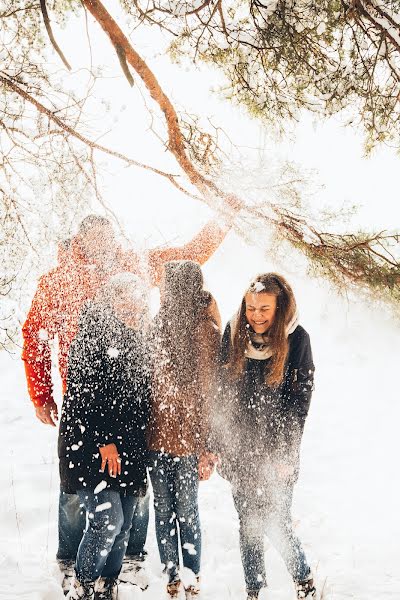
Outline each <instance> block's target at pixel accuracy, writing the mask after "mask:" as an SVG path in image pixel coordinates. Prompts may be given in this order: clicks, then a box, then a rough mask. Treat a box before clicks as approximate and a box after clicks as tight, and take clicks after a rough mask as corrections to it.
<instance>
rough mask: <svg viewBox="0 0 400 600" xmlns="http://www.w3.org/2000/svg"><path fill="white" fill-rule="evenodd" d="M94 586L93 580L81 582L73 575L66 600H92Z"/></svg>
mask: <svg viewBox="0 0 400 600" xmlns="http://www.w3.org/2000/svg"><path fill="white" fill-rule="evenodd" d="M94 586H95V582H94V581H85V582H84V583H81V582H80V581H78V579H77V578H76V576H75V577H73V579H72V582H71V587H70V589H69V592H68V594H67V597H66V598H67V600H94Z"/></svg>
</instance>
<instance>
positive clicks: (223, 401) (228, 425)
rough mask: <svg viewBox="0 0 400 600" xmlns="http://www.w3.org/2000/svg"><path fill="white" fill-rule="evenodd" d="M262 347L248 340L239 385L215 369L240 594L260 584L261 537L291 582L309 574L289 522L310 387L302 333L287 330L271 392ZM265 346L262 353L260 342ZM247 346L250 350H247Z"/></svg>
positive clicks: (228, 338) (226, 343) (226, 347)
mask: <svg viewBox="0 0 400 600" xmlns="http://www.w3.org/2000/svg"><path fill="white" fill-rule="evenodd" d="M234 326H235V321H233V323H232V322H231V323H229V324H228V325H227V327H226V329H225V332H224V336H223V341H222V352H221V362H222V364H223V365H224V364H226V363H227V362H228V357H229V351H230V347H231V343H232V333H233V331H232V330H231V327H234ZM293 327H295V328H294V330H293ZM289 331H291V333H289ZM249 333H250V332H249ZM261 342H262V340H260V339H258V337H257V338H256V337H255V336H254V335H249V341H248V352H247V353H246V356H251V358H246V359H245V368H244V373H243V375H242V376H241V377H240V379H239V380H238V381H234V382H232V381H231V380H230V378H229V376H228V373H227V372H226V370H225V368H224V367H222V393H221V397H220V402H219V406H218V409H219V410H218V413H217V414H218V418H217V419H215V420H214V437H213V439H214V443H215V446H216V449H217V450H218V451H219V452H220V454H221V462H222V464H221V473H222V475H223V476H224V477H226V478H227V479H229V480H230V482H231V483H232V494H233V498H234V502H235V507H236V510H237V512H238V515H239V524H240V530H239V531H240V550H241V557H242V564H243V569H244V574H245V581H246V588H247V590H259V589H261V588H262V587H264V586H265V585H266V575H265V564H264V533H266V534H267V535H268V536H269V539H270V541H271V542H272V543H273V544H274V545H275V547H276V549H277V550H278V551H279V552H280V554H281V556H282V558H283V560H284V561H285V563H286V566H287V569H288V571H289V572H290V573H291V575H292V577H293V579H294V580H295V581H302V580H304V579H306V578H307V577H308V576H309V574H310V567H309V565H308V563H307V560H306V556H305V554H304V551H303V549H302V547H301V543H300V541H299V539H298V538H297V537H296V536H295V534H294V532H293V527H292V518H291V505H292V494H293V486H294V483H295V480H296V477H297V473H298V466H299V451H300V442H301V437H302V433H303V429H304V423H305V420H306V417H307V414H308V409H309V405H310V400H311V394H312V389H313V382H314V364H313V358H312V352H311V346H310V339H309V336H308V334H307V332H306V331H305V330H304V329H303V327H301V326H300V325H296V323H295V322H293V323H292V327H290V328H289V329H288V342H289V352H288V357H287V361H286V366H285V374H284V379H283V382H282V384H281V385H279V386H277V387H275V388H272V387H269V386H268V385H267V384H266V382H265V379H266V374H267V372H268V367H269V364H270V362H271V356H269V357H268V358H265V353H264V357H263V355H262V353H263V351H265V348H263V347H262V344H261ZM264 342H266V346H268V344H267V339H266V340H264ZM253 344H254V345H255V347H254V348H250V346H251V345H253ZM259 344H261V345H259ZM282 465H286V466H288V467H291V468H292V470H293V474H292V475H286V476H281V475H280V474H279V467H280V466H282Z"/></svg>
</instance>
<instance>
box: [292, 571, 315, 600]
mask: <svg viewBox="0 0 400 600" xmlns="http://www.w3.org/2000/svg"><path fill="white" fill-rule="evenodd" d="M295 586H296V593H297V598H298V600H303V599H304V598H307V599H308V600H311V599H312V598H315V599H316V598H317V590H316V589H315V585H314V579H313V576H312V575H309V576H308V577H307V579H304V580H303V581H296V582H295Z"/></svg>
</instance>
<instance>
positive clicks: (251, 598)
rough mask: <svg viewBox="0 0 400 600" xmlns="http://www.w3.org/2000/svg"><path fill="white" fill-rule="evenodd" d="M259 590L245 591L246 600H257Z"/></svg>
mask: <svg viewBox="0 0 400 600" xmlns="http://www.w3.org/2000/svg"><path fill="white" fill-rule="evenodd" d="M259 593H260V590H247V600H258V594H259Z"/></svg>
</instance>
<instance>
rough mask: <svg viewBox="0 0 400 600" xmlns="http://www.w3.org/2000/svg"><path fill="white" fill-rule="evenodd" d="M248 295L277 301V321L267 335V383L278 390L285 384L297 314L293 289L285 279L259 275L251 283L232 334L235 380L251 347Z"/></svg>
mask: <svg viewBox="0 0 400 600" xmlns="http://www.w3.org/2000/svg"><path fill="white" fill-rule="evenodd" d="M248 293H251V294H258V293H268V294H273V295H274V296H276V298H277V305H276V313H275V318H274V320H273V322H272V324H271V326H270V328H269V329H268V331H267V333H266V335H267V336H268V343H269V346H270V348H271V350H272V357H271V365H270V368H269V369H268V372H267V374H266V383H267V385H270V386H272V387H275V386H277V385H279V384H280V383H281V382H282V380H283V376H284V369H285V361H286V358H287V354H288V350H289V345H288V340H287V332H286V328H287V326H288V324H289V323H290V322H291V321H292V319H293V318H294V316H295V314H296V300H295V298H294V294H293V290H292V288H291V287H290V285H289V283H288V282H287V281H286V279H285V278H284V277H282V275H278V274H277V273H264V274H262V275H257V277H255V278H254V279H253V280H252V282H251V283H250V285H249V287H248V288H247V290H246V292H245V293H244V296H243V299H242V303H241V305H240V309H239V312H238V316H237V321H236V327H235V328H234V331H233V332H232V333H233V335H232V340H231V348H230V354H229V362H228V364H227V367H228V369H229V370H230V372H231V374H232V375H233V376H234V378H239V377H240V376H241V375H242V373H243V371H244V369H245V359H246V348H247V345H248V343H249V325H248V322H247V319H246V300H245V299H246V295H247V294H248Z"/></svg>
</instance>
